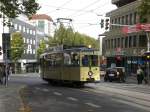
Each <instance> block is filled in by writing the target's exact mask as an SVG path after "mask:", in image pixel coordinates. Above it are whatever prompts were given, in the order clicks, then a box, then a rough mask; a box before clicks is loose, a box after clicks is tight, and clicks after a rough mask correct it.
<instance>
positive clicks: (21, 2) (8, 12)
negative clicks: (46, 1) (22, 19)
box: [0, 0, 40, 25]
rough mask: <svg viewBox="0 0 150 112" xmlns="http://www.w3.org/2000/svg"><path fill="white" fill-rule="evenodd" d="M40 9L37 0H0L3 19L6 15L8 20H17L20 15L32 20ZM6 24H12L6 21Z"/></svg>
mask: <svg viewBox="0 0 150 112" xmlns="http://www.w3.org/2000/svg"><path fill="white" fill-rule="evenodd" d="M39 9H40V6H39V4H38V3H37V2H36V0H0V11H1V13H2V14H3V17H4V15H5V16H6V17H7V18H16V17H17V16H19V15H20V14H25V15H26V16H27V17H28V18H30V17H31V16H32V15H33V14H35V13H36V11H37V10H39ZM2 14H1V16H2ZM5 24H7V25H10V22H9V21H5ZM5 24H4V25H5Z"/></svg>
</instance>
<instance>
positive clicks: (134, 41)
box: [133, 35, 137, 47]
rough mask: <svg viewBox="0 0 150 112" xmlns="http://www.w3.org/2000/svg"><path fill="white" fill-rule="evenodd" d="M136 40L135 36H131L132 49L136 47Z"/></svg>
mask: <svg viewBox="0 0 150 112" xmlns="http://www.w3.org/2000/svg"><path fill="white" fill-rule="evenodd" d="M136 40H137V37H136V35H134V36H133V47H136V46H137V45H136V42H137V41H136Z"/></svg>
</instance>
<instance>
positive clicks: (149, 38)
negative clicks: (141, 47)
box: [146, 32, 150, 83]
mask: <svg viewBox="0 0 150 112" xmlns="http://www.w3.org/2000/svg"><path fill="white" fill-rule="evenodd" d="M146 36H147V52H150V33H149V32H146ZM147 79H148V83H149V81H150V63H149V61H147Z"/></svg>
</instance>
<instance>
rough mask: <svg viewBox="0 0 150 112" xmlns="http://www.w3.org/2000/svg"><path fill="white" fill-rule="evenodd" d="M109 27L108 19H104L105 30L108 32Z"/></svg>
mask: <svg viewBox="0 0 150 112" xmlns="http://www.w3.org/2000/svg"><path fill="white" fill-rule="evenodd" d="M109 27H110V19H109V18H106V19H105V30H108V29H109Z"/></svg>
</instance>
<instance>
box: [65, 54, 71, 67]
mask: <svg viewBox="0 0 150 112" xmlns="http://www.w3.org/2000/svg"><path fill="white" fill-rule="evenodd" d="M64 65H71V57H70V54H67V53H64Z"/></svg>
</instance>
